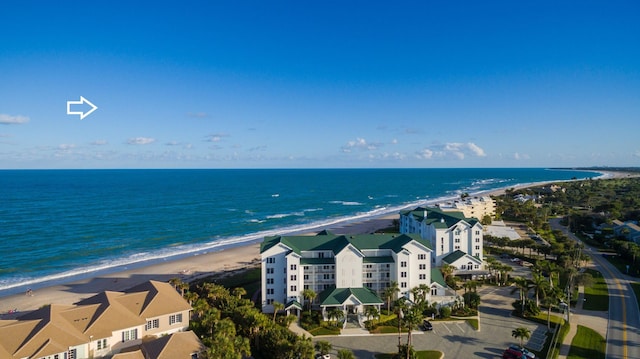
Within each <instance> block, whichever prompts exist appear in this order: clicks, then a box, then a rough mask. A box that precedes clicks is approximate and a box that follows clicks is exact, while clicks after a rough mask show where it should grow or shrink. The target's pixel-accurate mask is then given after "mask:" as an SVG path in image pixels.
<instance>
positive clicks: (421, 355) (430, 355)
mask: <svg viewBox="0 0 640 359" xmlns="http://www.w3.org/2000/svg"><path fill="white" fill-rule="evenodd" d="M416 353H417V354H418V359H440V358H441V357H442V352H439V351H437V350H420V351H417V352H416ZM394 355H395V354H376V359H391V358H393V356H394Z"/></svg>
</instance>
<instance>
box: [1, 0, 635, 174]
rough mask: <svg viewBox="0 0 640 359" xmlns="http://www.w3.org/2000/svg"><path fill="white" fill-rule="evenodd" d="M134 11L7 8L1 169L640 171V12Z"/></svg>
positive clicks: (335, 4) (116, 6)
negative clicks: (70, 108) (79, 105)
mask: <svg viewBox="0 0 640 359" xmlns="http://www.w3.org/2000/svg"><path fill="white" fill-rule="evenodd" d="M131 3H132V2H125V1H90V2H71V1H64V0H61V1H55V2H49V1H29V0H27V1H14V2H6V1H5V2H2V4H0V24H2V31H1V32H0V168H245V167H247V168H255V167H260V168H262V167H287V168H307V167H319V168H323V167H551V166H592V165H605V166H640V141H639V140H638V130H637V129H638V123H640V122H639V119H640V46H639V45H638V44H640V3H638V2H636V1H607V2H602V1H568V2H557V1H550V2H544V1H535V2H533V1H532V2H523V1H486V2H485V1H482V2H480V1H469V2H460V1H450V2H443V1H437V2H436V1H416V2H399V3H393V5H392V3H390V2H377V1H353V2H345V1H320V2H300V1H290V2H279V1H269V2H251V1H229V2H226V3H223V2H217V1H183V2H163V1H155V2H153V6H151V5H150V4H151V3H150V2H142V1H141V2H138V4H131ZM558 3H560V4H558ZM80 96H84V97H85V98H87V99H88V100H90V101H91V102H92V103H94V104H95V105H96V106H98V110H97V111H95V112H94V113H93V114H91V115H90V116H88V117H86V118H85V119H84V120H82V121H80V120H79V116H76V115H67V114H66V102H67V101H71V100H73V101H77V100H79V98H80Z"/></svg>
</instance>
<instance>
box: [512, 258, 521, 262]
mask: <svg viewBox="0 0 640 359" xmlns="http://www.w3.org/2000/svg"><path fill="white" fill-rule="evenodd" d="M520 260H521V259H520V258H517V257H514V258H511V261H512V262H520Z"/></svg>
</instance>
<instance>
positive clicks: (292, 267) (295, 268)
mask: <svg viewBox="0 0 640 359" xmlns="http://www.w3.org/2000/svg"><path fill="white" fill-rule="evenodd" d="M289 267H290V268H291V270H298V265H297V264H292V265H290V266H289Z"/></svg>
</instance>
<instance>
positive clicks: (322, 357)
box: [316, 354, 331, 359]
mask: <svg viewBox="0 0 640 359" xmlns="http://www.w3.org/2000/svg"><path fill="white" fill-rule="evenodd" d="M316 359H331V354H325V355H322V354H316Z"/></svg>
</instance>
